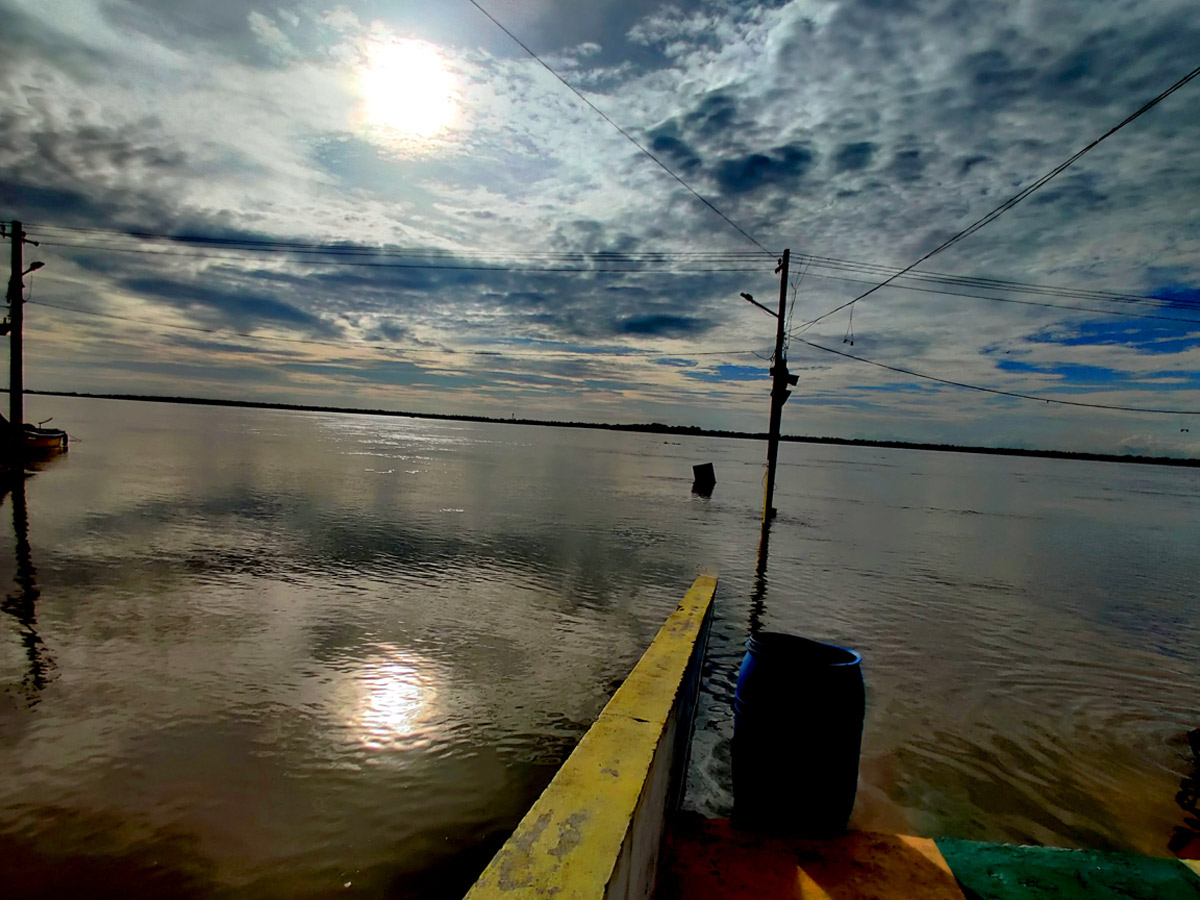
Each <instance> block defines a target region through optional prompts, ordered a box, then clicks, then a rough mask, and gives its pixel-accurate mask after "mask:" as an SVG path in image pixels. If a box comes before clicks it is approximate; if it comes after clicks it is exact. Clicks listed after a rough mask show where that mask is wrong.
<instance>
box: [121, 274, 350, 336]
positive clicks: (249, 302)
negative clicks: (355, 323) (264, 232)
mask: <svg viewBox="0 0 1200 900" xmlns="http://www.w3.org/2000/svg"><path fill="white" fill-rule="evenodd" d="M119 283H120V284H121V286H122V287H124V288H126V289H127V290H129V291H132V292H134V293H136V294H140V295H142V296H144V297H148V298H151V299H155V300H162V301H165V302H167V303H170V304H173V305H176V306H183V307H196V306H199V307H201V308H204V309H207V310H212V311H215V312H217V313H218V314H219V315H220V317H221V318H222V319H223V320H225V321H227V322H230V323H233V324H235V325H237V326H238V327H239V328H240V329H241V330H245V329H246V328H249V327H253V326H254V325H256V324H261V323H263V322H269V323H275V324H283V325H288V326H291V327H294V328H295V327H299V328H302V329H303V330H305V331H309V332H311V333H315V334H322V335H334V334H338V333H339V332H338V329H337V328H336V327H334V326H333V325H332V324H331V323H330V322H328V321H326V320H324V319H321V318H320V317H318V316H315V315H312V314H311V313H308V312H305V311H304V310H301V309H299V308H298V307H296V306H294V305H292V304H290V303H287V302H285V301H283V300H280V299H279V298H278V297H275V296H273V295H271V294H268V293H266V292H264V291H263V290H262V289H261V287H260V288H258V289H250V288H248V287H240V286H232V287H228V286H224V285H219V284H212V283H203V282H188V281H182V280H176V279H173V278H168V277H163V276H158V277H154V276H136V277H132V278H122V279H120V281H119Z"/></svg>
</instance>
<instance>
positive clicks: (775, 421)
mask: <svg viewBox="0 0 1200 900" xmlns="http://www.w3.org/2000/svg"><path fill="white" fill-rule="evenodd" d="M791 259H792V251H791V250H784V251H783V258H782V259H780V260H779V267H778V268H777V269H776V270H775V271H776V272H778V273H779V312H778V313H777V314H775V313H773V315H775V318H776V322H775V355H774V356H772V357H771V361H772V365H771V376H772V379H773V380H772V382H771V425H770V429H769V431H768V432H767V484H766V490H765V491H764V494H763V521H764V522H769V521H770V520H771V519H773V518H774V517H775V507H774V506H773V505H772V504H773V503H774V500H775V464H776V461H777V460H778V457H779V426H780V422H781V420H782V419H783V404H784V403H785V402H787V398H788V397H789V396H791V393H792V392H791V391H789V390H788V386H789V385H793V386H794V385H795V384H796V383H797V382H798V381H799V380H800V378H799V376H797V375H792V374H789V372H788V368H787V360H786V359H785V358H784V356H783V340H784V334H785V332H784V327H785V319H786V314H787V286H788V264H789V263H790V262H791ZM756 305H757V304H756ZM769 311H770V310H768V312H769Z"/></svg>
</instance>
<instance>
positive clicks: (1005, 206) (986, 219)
mask: <svg viewBox="0 0 1200 900" xmlns="http://www.w3.org/2000/svg"><path fill="white" fill-rule="evenodd" d="M471 2H474V0H471ZM1197 75H1200V66H1197V67H1196V68H1194V69H1192V71H1190V72H1188V74H1186V75H1184V76H1183V77H1182V78H1180V79H1179V80H1178V81H1176V82H1175V83H1174V84H1172V85H1171V86H1170V87H1169V88H1167V89H1166V90H1164V91H1162V92H1161V93H1160V94H1158V95H1157V96H1155V97H1154V98H1152V99H1151V100H1148V101H1147V102H1146V103H1144V104H1142V106H1140V107H1139V108H1138V109H1137V110H1135V111H1134V112H1132V113H1130V114H1129V115H1128V116H1126V117H1125V118H1124V119H1122V120H1121V121H1120V122H1118V123H1117V124H1116V125H1114V126H1113V127H1112V128H1110V129H1109V130H1108V131H1106V132H1104V134H1102V135H1100V137H1098V138H1096V139H1095V140H1094V141H1092V142H1091V143H1090V144H1088V145H1087V146H1086V147H1084V148H1083V149H1081V150H1079V151H1077V152H1076V153H1075V154H1074V155H1072V156H1071V157H1069V158H1068V159H1066V160H1064V161H1063V162H1061V163H1059V164H1058V165H1057V166H1055V167H1054V168H1053V169H1051V170H1050V171H1049V172H1047V173H1046V174H1045V175H1043V176H1042V177H1041V178H1038V179H1037V180H1036V181H1034V182H1033V183H1032V184H1029V185H1027V186H1026V187H1024V188H1022V189H1021V190H1020V191H1018V192H1017V193H1016V194H1013V196H1011V197H1009V198H1008V199H1007V200H1005V201H1004V202H1003V203H1001V204H1000V205H999V206H997V207H996V208H995V209H993V210H992V211H991V212H989V213H987V214H986V215H984V216H983V217H982V218H979V219H976V220H975V221H974V222H972V223H971V224H970V225H968V226H967V227H966V228H964V229H962V230H961V231H959V232H958V233H957V234H955V235H953V236H952V237H950V238H948V239H946V240H945V241H943V242H942V243H940V244H938V246H936V247H934V248H933V249H932V250H930V251H929V252H928V253H926V254H925V255H924V256H922V257H921V258H920V259H918V260H916V261H915V262H913V263H910V264H909V265H907V266H905V267H904V268H903V269H901V270H900V271H898V272H896V273H894V274H892V275H890V276H888V277H887V278H885V279H884V280H883V281H881V282H879V283H878V284H876V285H875V286H874V287H872V288H871V289H870V290H867V291H864V292H863V293H861V294H859V295H858V296H857V297H855V298H854V299H853V300H848V301H846V302H845V303H842V304H841V305H839V306H835V307H834V308H833V309H831V310H829V312H826V313H822V314H821V315H819V316H817V317H816V318H815V319H812V320H811V321H809V322H807V323H805V324H804V325H803V326H802V327H801V331H804V330H807V329H808V328H811V327H812V326H813V325H815V324H816V323H817V322H820V321H821V320H822V319H825V318H827V317H829V316H831V315H833V314H834V313H836V312H838V311H839V310H842V309H845V308H846V307H847V306H852V305H853V304H855V303H857V302H858V301H859V300H862V299H863V298H864V297H868V296H870V295H871V294H873V293H875V291H877V290H879V289H880V288H882V287H886V286H887V285H888V284H890V283H891V282H892V281H893V280H894V279H896V278H899V277H900V276H901V275H903V274H905V273H906V272H909V271H911V270H912V269H915V268H916V267H917V266H919V265H920V264H921V263H923V262H925V260H927V259H929V258H930V257H931V256H933V255H934V254H936V253H940V252H941V251H942V250H945V249H946V248H947V247H950V246H953V245H954V244H956V243H958V242H959V241H961V240H963V239H964V238H966V237H969V236H970V235H972V234H974V233H975V232H976V231H978V230H979V229H981V228H983V227H984V226H985V225H987V224H988V223H990V222H992V221H994V220H995V219H997V218H999V217H1000V216H1002V215H1003V214H1004V213H1006V212H1007V211H1008V210H1010V209H1012V208H1013V207H1014V206H1016V205H1017V204H1018V203H1020V202H1021V201H1022V200H1024V199H1025V198H1026V197H1028V196H1029V195H1030V194H1032V193H1033V192H1034V191H1036V190H1038V189H1039V188H1041V187H1042V186H1043V185H1045V184H1046V183H1047V182H1049V181H1050V180H1052V179H1053V178H1055V177H1056V176H1057V175H1059V174H1060V173H1061V172H1063V171H1064V170H1065V169H1067V168H1068V167H1069V166H1071V165H1072V164H1074V163H1075V162H1076V161H1077V160H1078V159H1079V158H1080V157H1082V156H1083V155H1084V154H1085V153H1087V152H1088V151H1089V150H1091V149H1092V148H1093V147H1095V146H1097V145H1098V144H1100V143H1101V142H1102V141H1104V140H1106V139H1107V138H1109V137H1111V136H1112V135H1114V134H1116V133H1117V132H1118V131H1120V130H1121V129H1122V128H1124V127H1125V126H1126V125H1128V124H1129V123H1130V122H1133V121H1134V120H1135V119H1137V118H1139V117H1140V116H1142V115H1143V114H1144V113H1146V112H1148V111H1149V110H1151V109H1153V108H1154V107H1155V106H1157V105H1158V104H1159V103H1161V102H1162V101H1163V100H1165V99H1166V98H1167V97H1169V96H1171V94H1173V93H1175V92H1176V91H1177V90H1179V89H1180V88H1181V87H1183V86H1184V85H1185V84H1187V83H1188V82H1189V81H1191V80H1192V79H1194V78H1195V77H1196V76H1197Z"/></svg>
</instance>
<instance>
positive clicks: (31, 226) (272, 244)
mask: <svg viewBox="0 0 1200 900" xmlns="http://www.w3.org/2000/svg"><path fill="white" fill-rule="evenodd" d="M25 226H26V230H27V231H29V232H31V233H41V232H43V231H66V232H69V233H73V234H95V235H99V236H101V237H104V238H108V239H112V238H133V239H135V240H138V241H168V242H170V243H175V244H204V245H216V246H223V247H230V248H236V249H245V250H249V249H251V248H255V249H262V250H266V251H281V252H301V251H305V252H318V253H329V254H339V253H348V254H378V255H388V256H395V255H405V256H407V255H411V254H419V255H423V256H439V255H448V256H462V255H464V254H465V253H469V254H470V255H474V256H489V255H490V256H504V257H537V258H546V257H551V258H559V257H567V258H578V257H588V258H614V259H682V258H706V259H709V258H712V259H761V258H762V254H761V253H758V252H755V251H750V250H567V249H553V250H551V249H538V250H511V249H504V248H494V249H490V248H482V249H481V248H472V249H471V250H470V251H463V250H455V249H451V248H447V247H408V248H405V247H394V246H389V245H381V244H361V243H354V242H351V241H339V242H336V243H330V242H328V241H324V242H320V241H285V240H264V239H259V238H238V237H214V236H209V235H199V234H178V233H176V234H172V233H169V232H152V231H131V230H121V229H113V228H84V227H74V226H69V225H51V224H37V223H25Z"/></svg>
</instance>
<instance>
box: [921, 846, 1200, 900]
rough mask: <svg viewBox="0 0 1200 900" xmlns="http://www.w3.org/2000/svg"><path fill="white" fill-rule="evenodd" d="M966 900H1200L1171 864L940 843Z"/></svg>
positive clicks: (1199, 883)
mask: <svg viewBox="0 0 1200 900" xmlns="http://www.w3.org/2000/svg"><path fill="white" fill-rule="evenodd" d="M937 845H938V849H939V850H941V851H942V855H943V856H944V857H945V858H946V862H947V863H948V864H949V866H950V870H951V871H952V872H953V873H954V877H955V878H957V879H958V883H959V886H960V887H961V888H962V892H963V895H964V896H965V897H966V900H1027V898H1028V900H1035V898H1037V900H1044V898H1062V900H1075V898H1078V900H1085V898H1088V900H1107V898H1120V900H1200V878H1197V877H1196V876H1195V875H1194V874H1193V873H1192V872H1191V870H1190V869H1188V868H1187V867H1186V866H1184V865H1183V864H1182V863H1180V862H1179V861H1178V860H1174V859H1156V858H1154V857H1147V856H1135V855H1133V854H1129V853H1099V852H1096V851H1093V850H1061V849H1057V848H1051V847H1014V846H1012V845H1005V844H979V843H974V842H971V841H955V840H949V839H944V838H943V839H940V840H938V841H937Z"/></svg>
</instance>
